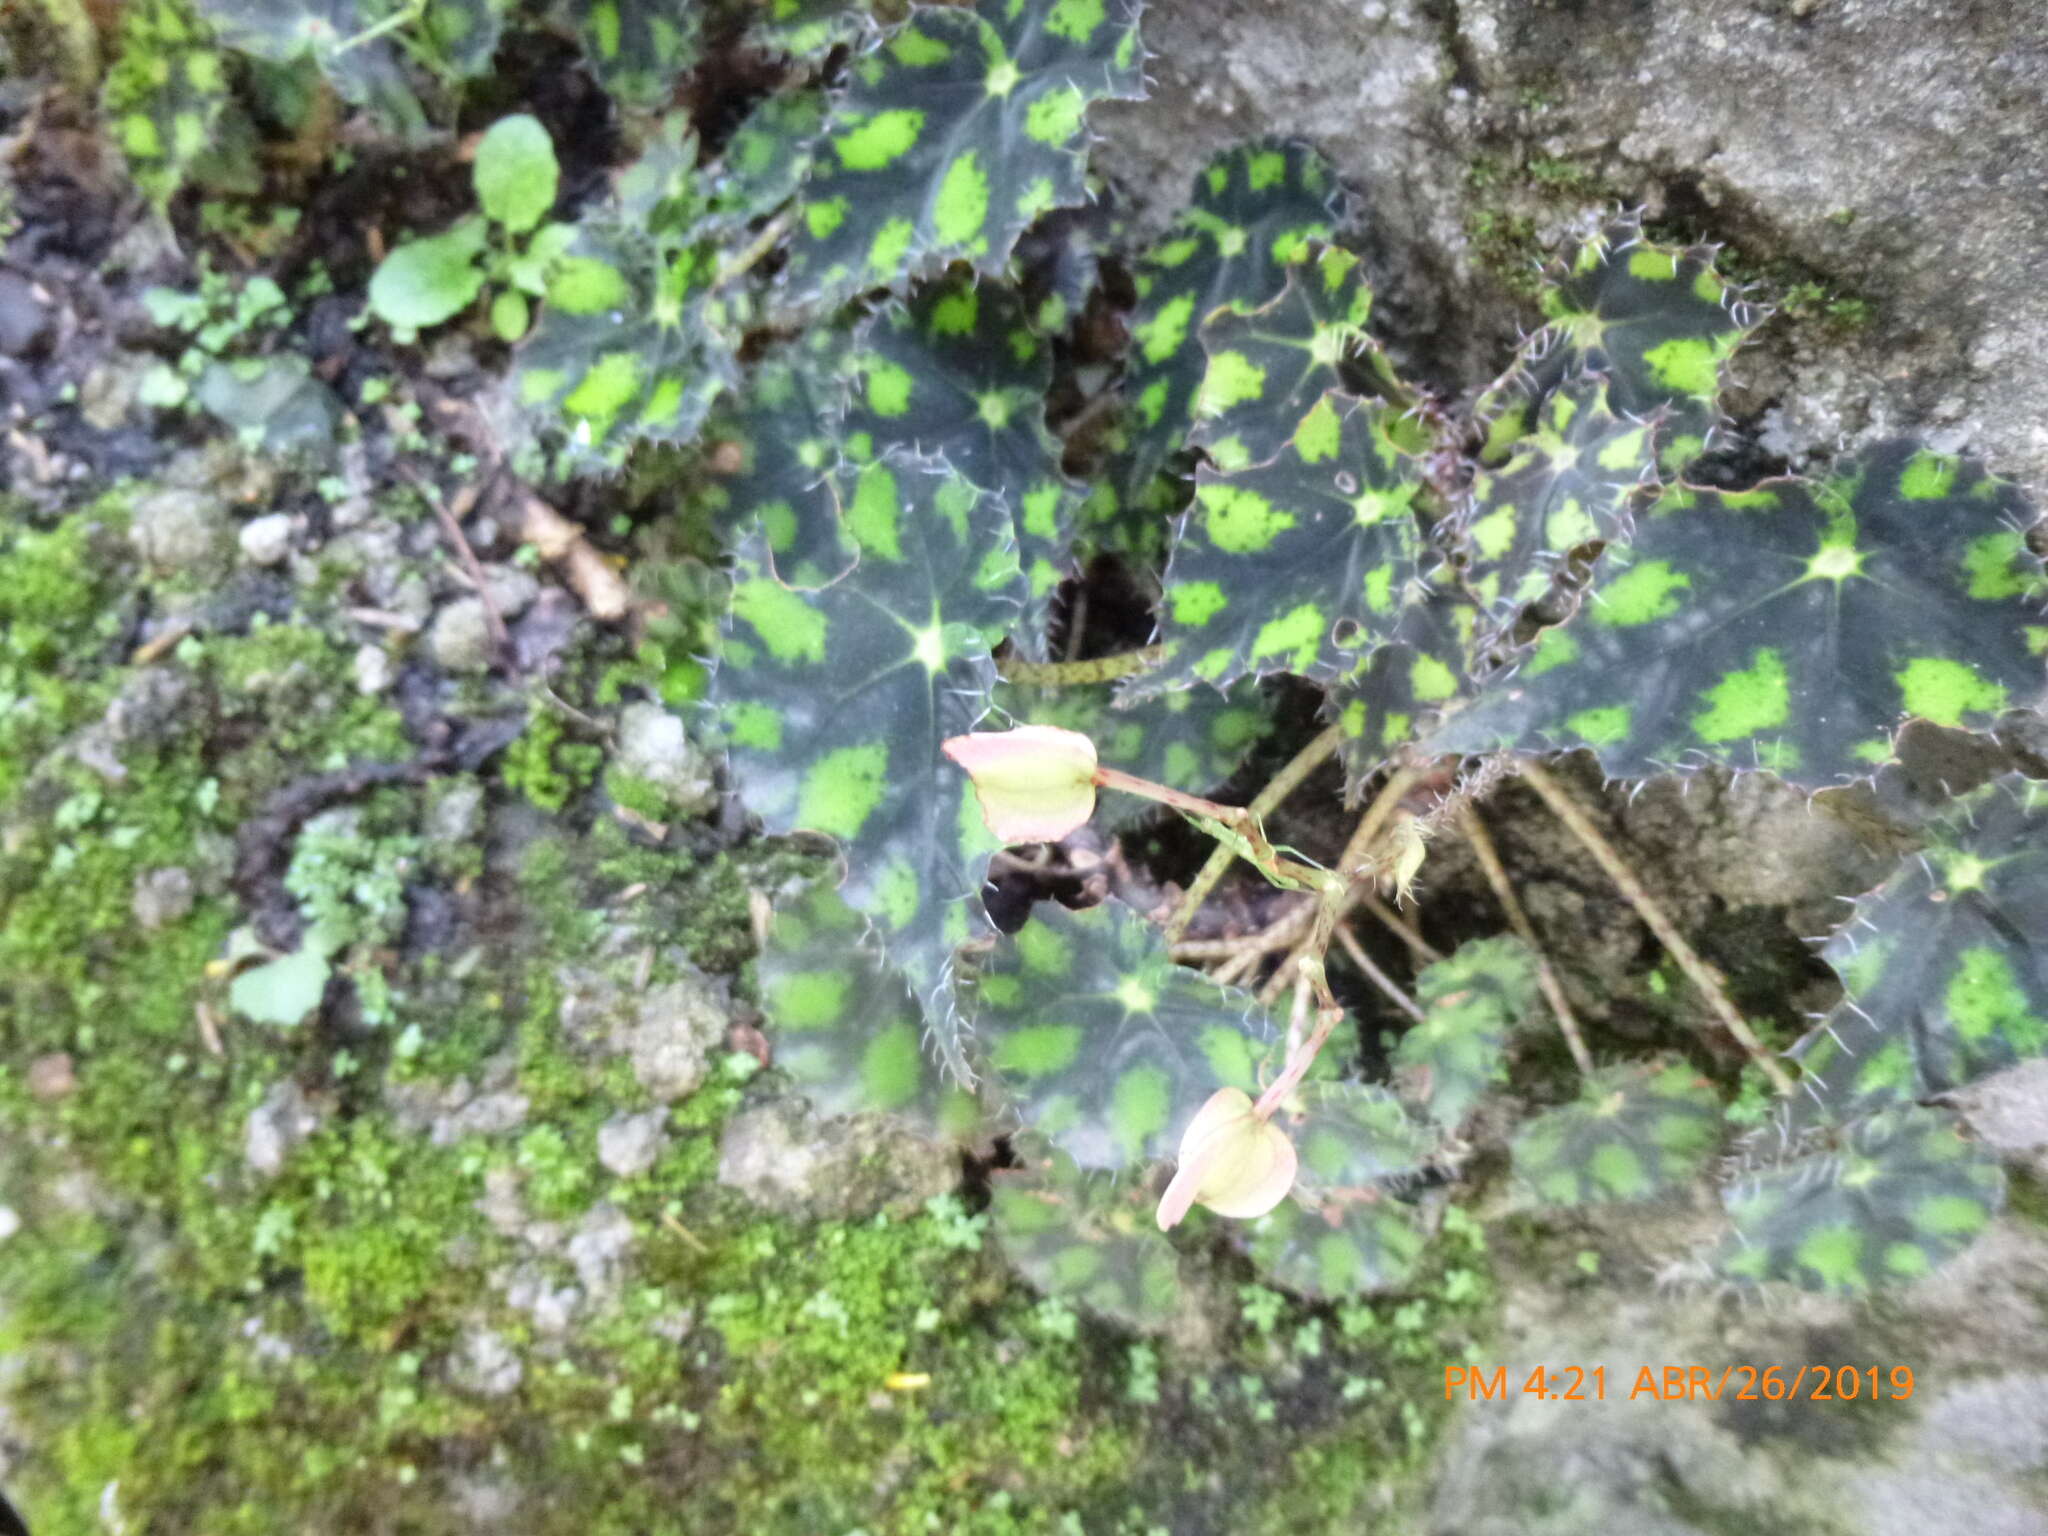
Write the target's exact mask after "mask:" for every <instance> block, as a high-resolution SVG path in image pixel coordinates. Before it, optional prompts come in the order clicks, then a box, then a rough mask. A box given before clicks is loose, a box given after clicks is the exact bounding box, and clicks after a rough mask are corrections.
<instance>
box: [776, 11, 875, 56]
mask: <svg viewBox="0 0 2048 1536" xmlns="http://www.w3.org/2000/svg"><path fill="white" fill-rule="evenodd" d="M757 10H758V13H759V14H757V16H756V17H755V19H754V23H753V25H752V27H751V28H750V29H749V35H750V36H751V37H752V38H753V39H754V40H756V41H758V42H759V43H761V44H762V45H763V46H765V47H769V48H774V49H777V50H778V51H780V52H783V53H787V54H791V55H793V56H795V57H798V58H806V57H809V56H811V55H813V54H819V53H823V52H825V51H826V50H827V49H828V48H832V47H834V46H836V45H837V44H840V43H847V42H852V41H854V40H855V39H856V38H858V37H860V36H861V35H862V34H863V33H864V32H866V31H867V30H868V28H869V27H870V26H872V25H873V23H872V22H871V21H870V19H869V17H868V7H867V3H866V0H765V3H763V4H761V5H760V6H758V7H757Z"/></svg>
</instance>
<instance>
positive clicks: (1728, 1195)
mask: <svg viewBox="0 0 2048 1536" xmlns="http://www.w3.org/2000/svg"><path fill="white" fill-rule="evenodd" d="M2004 1200H2005V1179H2004V1176H2003V1175H2002V1174H2001V1173H2000V1172H1999V1169H1998V1164H1997V1162H1996V1160H1994V1159H1993V1158H1992V1157H1991V1155H1990V1154H1989V1153H1988V1152H1986V1151H1985V1150H1984V1148H1983V1147H1982V1146H1980V1145H1979V1144H1977V1143H1975V1142H1970V1141H1965V1140H1964V1139H1963V1138H1962V1137H1961V1136H1959V1135H1957V1134H1956V1130H1955V1124H1954V1121H1953V1120H1952V1118H1951V1117H1950V1116H1948V1115H1945V1114H1942V1113H1940V1112H1938V1111H1935V1110H1931V1109H1920V1108H1917V1107H1908V1108H1904V1109H1893V1110H1886V1111H1884V1112H1883V1113H1880V1114H1876V1115H1872V1116H1870V1117H1869V1118H1868V1119H1866V1120H1863V1121H1860V1122H1858V1123H1857V1124H1855V1125H1853V1126H1851V1127H1849V1128H1848V1129H1847V1130H1845V1131H1843V1132H1841V1133H1840V1144H1839V1145H1838V1146H1837V1147H1834V1148H1831V1149H1827V1150H1823V1151H1819V1152H1814V1153H1811V1154H1809V1155H1807V1156H1805V1157H1802V1158H1800V1159H1798V1160H1797V1161H1795V1162H1792V1163H1788V1164H1786V1165H1785V1166H1784V1167H1782V1168H1777V1169H1774V1170H1772V1171H1771V1172H1769V1173H1765V1174H1762V1175H1760V1176H1759V1177H1756V1178H1753V1179H1747V1180H1744V1181H1743V1182H1741V1183H1740V1184H1735V1185H1731V1186H1730V1187H1729V1188H1728V1189H1727V1190H1725V1191H1724V1192H1723V1195H1722V1203H1723V1204H1724V1205H1725V1206H1726V1207H1727V1209H1728V1214H1729V1215H1730V1216H1731V1217H1732V1218H1733V1219H1734V1222H1735V1235H1734V1236H1733V1237H1732V1238H1731V1239H1730V1240H1729V1241H1728V1242H1727V1243H1725V1244H1724V1245H1723V1246H1722V1249H1721V1252H1720V1254H1719V1256H1718V1266H1717V1267H1718V1268H1719V1269H1720V1271H1721V1272H1722V1273H1723V1274H1726V1275H1730V1276H1733V1277H1735V1278H1737V1279H1742V1280H1789V1281H1791V1282H1792V1283H1793V1284H1794V1285H1798V1286H1801V1287H1803V1288H1805V1289H1806V1290H1810V1291H1830V1292H1833V1293H1835V1294H1837V1295H1848V1296H1855V1295H1862V1294H1864V1293H1865V1292H1868V1291H1870V1290H1872V1289H1873V1288H1875V1287H1878V1286H1883V1285H1898V1284H1904V1283H1906V1282H1908V1281H1911V1280H1916V1279H1918V1278H1919V1277H1920V1276H1922V1275H1924V1274H1926V1273H1927V1272H1928V1271H1929V1270H1932V1269H1934V1268H1935V1267H1936V1266H1938V1265H1940V1264H1942V1263H1944V1262H1946V1261H1947V1260H1949V1259H1951V1258H1954V1257H1955V1255H1956V1254H1958V1253H1960V1252H1961V1251H1962V1250H1963V1249H1965V1248H1967V1247H1968V1246H1969V1245H1970V1243H1971V1242H1972V1241H1973V1240H1974V1239H1975V1238H1976V1236H1977V1234H1978V1233H1979V1232H1981V1231H1982V1230H1983V1229H1984V1228H1985V1227H1986V1226H1987V1225H1989V1223H1990V1221H1991V1218H1992V1217H1993V1216H1994V1215H1996V1214H1997V1212H1998V1208H1999V1207H2000V1205H2002V1204H2003V1203H2004Z"/></svg>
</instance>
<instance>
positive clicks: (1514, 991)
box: [1394, 936, 1536, 1130]
mask: <svg viewBox="0 0 2048 1536" xmlns="http://www.w3.org/2000/svg"><path fill="white" fill-rule="evenodd" d="M1415 997H1416V1000H1417V1001H1418V1002H1420V1003H1421V1004H1422V1007H1423V1013H1424V1017H1423V1020H1422V1022H1421V1023H1420V1024H1417V1025H1415V1026H1414V1027H1413V1028H1412V1029H1410V1030H1409V1031H1408V1033H1406V1034H1405V1035H1403V1036H1402V1037H1401V1043H1400V1044H1399V1045H1398V1046H1397V1047H1395V1050H1394V1072H1395V1078H1396V1080H1397V1081H1398V1082H1400V1083H1401V1084H1402V1085H1403V1091H1404V1092H1406V1093H1407V1094H1408V1095H1409V1096H1410V1097H1412V1098H1414V1099H1416V1100H1417V1101H1419V1102H1420V1104H1421V1105H1422V1109H1423V1113H1424V1114H1426V1115H1427V1116H1428V1117H1429V1118H1430V1119H1431V1120H1432V1121H1434V1122H1435V1123H1436V1124H1437V1125H1440V1126H1442V1127H1443V1128H1444V1129H1445V1130H1455V1129H1456V1128H1457V1127H1458V1125H1459V1124H1460V1123H1461V1122H1463V1120H1464V1118H1465V1116H1466V1115H1467V1114H1469V1113H1470V1112H1471V1110H1472V1107H1473V1106H1474V1105H1475V1104H1477V1103H1478V1102H1479V1100H1480V1098H1481V1097H1482V1096H1483V1095H1484V1094H1485V1093H1486V1090H1487V1089H1488V1088H1490V1087H1492V1086H1493V1085H1494V1084H1496V1083H1499V1082H1503V1081H1505V1080H1506V1077H1507V1048H1508V1037H1509V1035H1510V1034H1511V1033H1512V1032H1513V1031H1514V1029H1515V1028H1516V1026H1517V1025H1519V1024H1520V1023H1521V1022H1522V1021H1523V1020H1524V1019H1526V1018H1527V1017H1528V1016H1529V1013H1530V1010H1531V1009H1532V1008H1534V1006H1535V1003H1536V961H1535V957H1534V956H1533V955H1531V954H1530V952H1529V947H1528V946H1527V945H1526V944H1524V943H1523V942H1522V941H1521V940H1520V939H1517V938H1514V937H1512V936H1503V937H1500V938H1497V939H1476V940H1473V941H1472V942H1470V943H1466V944H1461V945H1459V946H1458V950H1457V952H1456V953H1455V954H1453V955H1451V956H1450V957H1449V958H1448V959H1444V960H1439V961H1437V962H1436V963H1435V964H1434V965H1431V966H1428V967H1426V968H1425V969H1424V970H1423V972H1422V974H1421V975H1420V976H1418V977H1416V978H1415Z"/></svg>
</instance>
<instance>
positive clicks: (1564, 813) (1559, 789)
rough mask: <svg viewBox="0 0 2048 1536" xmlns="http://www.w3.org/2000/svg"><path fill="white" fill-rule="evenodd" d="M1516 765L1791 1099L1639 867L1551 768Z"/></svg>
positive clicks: (1530, 761)
mask: <svg viewBox="0 0 2048 1536" xmlns="http://www.w3.org/2000/svg"><path fill="white" fill-rule="evenodd" d="M1518 766H1519V767H1520V770H1521V774H1522V777H1523V778H1525V779H1527V780H1528V781H1529V787H1530V788H1531V789H1533V790H1535V791H1536V793H1537V794H1538V795H1540V796H1542V798H1543V803H1544V804H1545V805H1547V806H1549V807H1550V810H1551V813H1552V814H1553V815H1555V816H1556V817H1557V819H1558V820H1559V821H1561V822H1563V823H1564V824H1565V826H1566V828H1567V829H1569V830H1570V832H1571V834H1572V836H1574V837H1576V838H1577V839H1578V840H1579V841H1580V842H1581V843H1583V844H1584V845H1585V848H1586V851H1587V852H1588V853H1590V854H1592V855H1593V857H1594V859H1595V860H1596V861H1597V862H1598V863H1599V865H1600V867H1601V869H1603V870H1605V871H1606V872H1607V878H1608V879H1610V880H1612V881H1613V882H1614V884H1615V886H1616V887H1617V888H1618V889H1619V890H1620V891H1621V894H1622V895H1623V896H1624V897H1626V898H1627V899H1628V904H1629V905H1630V906H1632V907H1634V908H1635V909H1636V913H1637V915H1638V916H1640V917H1641V918H1642V920H1643V921H1644V922H1645V923H1647V924H1649V926H1650V931H1651V932H1652V933H1654V934H1656V935H1657V939H1658V942H1659V943H1661V944H1662V945H1663V946H1664V948H1665V949H1666V950H1667V951H1669V952H1670V955H1671V958H1672V959H1673V960H1676V961H1677V962H1678V968H1679V969H1680V970H1681V971H1684V972H1685V974H1686V976H1687V977H1688V978H1689V979H1690V980H1691V982H1692V984H1693V985H1694V986H1696V987H1698V988H1699V989H1700V994H1701V995H1702V996H1703V997H1705V998H1706V1000H1707V1006H1708V1007H1709V1008H1711V1009H1712V1010H1713V1012H1714V1016H1715V1017H1716V1018H1718V1019H1719V1020H1720V1021H1721V1023H1722V1024H1723V1025H1724V1026H1726V1028H1727V1030H1728V1033H1729V1034H1731V1035H1733V1036H1734V1037H1735V1038H1736V1040H1737V1042H1738V1043H1739V1044H1740V1045H1741V1046H1742V1048H1743V1050H1745V1051H1747V1052H1748V1053H1749V1059H1750V1060H1751V1061H1753V1062H1755V1063H1756V1064H1757V1067H1758V1069H1759V1070H1760V1071H1762V1073H1763V1074H1764V1076H1765V1077H1767V1078H1769V1079H1770V1080H1771V1086H1772V1087H1773V1088H1775V1089H1777V1090H1778V1092H1779V1093H1780V1094H1781V1095H1784V1096H1786V1097H1789V1096H1790V1095H1791V1093H1792V1079H1791V1077H1790V1076H1788V1075H1787V1074H1786V1071H1785V1069H1784V1068H1783V1067H1781V1066H1779V1065H1778V1061H1777V1058H1776V1057H1775V1056H1773V1055H1772V1054H1771V1053H1770V1051H1769V1050H1767V1049H1766V1048H1765V1046H1764V1043H1763V1041H1761V1040H1759V1039H1757V1037H1756V1032H1755V1031H1754V1030H1752V1029H1751V1028H1750V1027H1749V1021H1748V1020H1747V1019H1745V1018H1743V1016H1742V1012H1741V1010H1740V1009H1738V1008H1737V1007H1736V1006H1735V1004H1734V1003H1733V1002H1732V1001H1731V1000H1730V999H1729V996H1728V991H1727V988H1726V987H1725V986H1724V985H1723V984H1722V981H1721V978H1720V977H1719V976H1718V975H1716V974H1715V972H1714V968H1713V967H1712V966H1710V965H1708V964H1707V962H1706V961H1704V960H1702V959H1701V958H1700V957H1699V955H1698V954H1697V953H1695V952H1694V950H1693V947H1692V946H1691V945H1690V944H1688V943H1686V941H1685V935H1684V934H1682V933H1680V932H1679V931H1678V928H1677V926H1676V925H1675V924H1674V923H1673V922H1672V921H1671V919H1670V917H1669V916H1667V915H1666V914H1665V911H1664V909H1663V908H1662V907H1660V906H1658V905H1657V903H1656V902H1655V901H1654V900H1652V899H1651V897H1650V893H1649V892H1648V891H1647V890H1645V889H1644V888H1643V883H1642V881H1640V880H1638V879H1637V878H1636V874H1635V871H1634V870H1632V869H1630V868H1629V867H1628V865H1627V864H1626V863H1625V862H1624V861H1623V860H1622V857H1621V855H1620V854H1619V853H1618V852H1616V851H1615V848H1614V845H1613V844H1612V843H1610V842H1608V840H1607V838H1606V837H1605V836H1604V835H1603V834H1602V833H1601V831H1600V829H1599V828H1598V827H1596V826H1594V825H1593V821H1592V818H1591V817H1589V816H1588V815H1587V814H1586V813H1585V811H1583V810H1582V809H1580V807H1579V804H1578V802H1577V801H1575V800H1574V799H1572V797H1571V795H1570V794H1569V793H1567V792H1566V790H1565V788H1564V786H1563V785H1561V784H1559V783H1558V782H1557V780H1556V778H1554V777H1553V776H1552V775H1551V772H1550V770H1549V769H1548V768H1546V767H1544V766H1543V765H1542V764H1541V763H1539V762H1537V761H1536V760H1535V759H1534V758H1524V759H1523V760H1522V761H1521V762H1520V763H1519V765H1518Z"/></svg>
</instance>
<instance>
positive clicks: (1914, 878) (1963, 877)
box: [1793, 774, 2048, 1119]
mask: <svg viewBox="0 0 2048 1536" xmlns="http://www.w3.org/2000/svg"><path fill="white" fill-rule="evenodd" d="M1928 837H1929V842H1928V846H1927V849H1926V851H1925V852H1923V853H1921V854H1920V855H1919V856H1918V857H1917V858H1915V859H1912V860H1910V861H1908V862H1907V863H1906V865H1905V866H1904V867H1903V868H1901V869H1900V870H1899V872H1898V873H1897V874H1895V875H1893V876H1892V878H1891V879H1889V880H1887V881H1886V882H1885V883H1884V884H1883V885H1882V886H1881V887H1879V888H1878V889H1877V890H1876V891H1875V892H1873V893H1872V894H1870V895H1868V896H1866V897H1864V898H1863V899H1862V900H1861V901H1859V902H1858V903H1857V904H1856V910H1855V912H1854V914H1853V915H1852V916H1851V917H1850V919H1849V921H1848V922H1846V923H1844V924H1843V925H1842V926H1841V928H1840V929H1839V930H1837V931H1836V933H1835V935H1834V937H1833V938H1831V939H1830V940H1829V941H1828V945H1827V948H1826V949H1825V950H1824V951H1823V952H1822V953H1823V958H1824V959H1826V960H1827V962H1828V964H1830V965H1832V966H1833V967H1834V968H1835V970H1836V972H1837V973H1838V974H1839V975H1840V976H1841V978H1842V984H1843V987H1844V989H1845V994H1846V995H1845V996H1844V997H1843V999H1842V1001H1841V1002H1840V1003H1839V1004H1837V1005H1836V1007H1835V1008H1834V1010H1833V1011H1832V1012H1831V1013H1829V1015H1828V1016H1827V1018H1826V1019H1825V1020H1824V1021H1822V1023H1821V1024H1820V1026H1819V1027H1818V1028H1817V1029H1815V1030H1814V1031H1813V1032H1812V1033H1811V1034H1809V1035H1808V1036H1807V1037H1806V1038H1805V1039H1804V1040H1802V1041H1801V1042H1800V1043H1799V1045H1798V1046H1796V1047H1794V1049H1793V1055H1794V1056H1796V1057H1797V1058H1798V1059H1799V1062H1800V1064H1801V1066H1803V1067H1804V1068H1805V1069H1806V1078H1805V1081H1804V1086H1805V1088H1806V1090H1807V1093H1806V1098H1805V1100H1804V1101H1803V1102H1801V1103H1798V1104H1797V1105H1796V1106H1795V1113H1796V1114H1797V1115H1798V1117H1799V1118H1801V1119H1823V1118H1825V1119H1849V1118H1852V1117H1854V1116H1855V1115H1858V1114H1860V1113H1862V1112H1863V1111H1865V1110H1867V1109H1871V1108H1882V1107H1884V1106H1887V1105H1890V1104H1896V1103H1899V1102H1902V1101H1907V1100H1912V1099H1920V1098H1926V1097H1928V1096H1930V1095H1932V1094H1937V1093H1947V1092H1949V1091H1951V1090H1953V1089H1956V1088H1961V1087H1963V1086H1964V1085H1966V1084H1968V1083H1972V1082H1975V1081H1976V1080H1977V1079H1978V1078H1980V1077H1985V1076H1987V1075H1989V1074H1990V1073H1993V1072H1996V1071H1999V1070H2001V1069H2003V1068H2005V1067H2009V1066H2011V1065H2013V1064H2014V1063H2015V1062H2020V1061H2026V1060H2029V1059H2031V1058H2033V1057H2036V1056H2041V1055H2044V1054H2048V790H2044V789H2043V787H2042V786H2041V785H2038V784H2035V783H2034V782H2032V781H2031V780H2028V779H2023V778H2021V777H2020V776H2019V775H2017V774H2009V775H2007V776H2006V777H2005V778H2003V779H2000V780H1997V781H1996V782H1994V783H1991V784H1987V785H1986V786H1984V788H1982V789H1980V790H1978V791H1976V792H1975V793H1973V794H1971V795H1969V796H1967V797H1965V798H1964V799H1962V800H1960V801H1958V802H1957V803H1956V805H1955V807H1954V809H1953V810H1952V811H1950V812H1949V813H1948V814H1947V815H1946V816H1944V817H1942V818H1940V819H1939V820H1937V821H1935V822H1934V823H1932V824H1931V825H1930V827H1929V828H1928Z"/></svg>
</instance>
